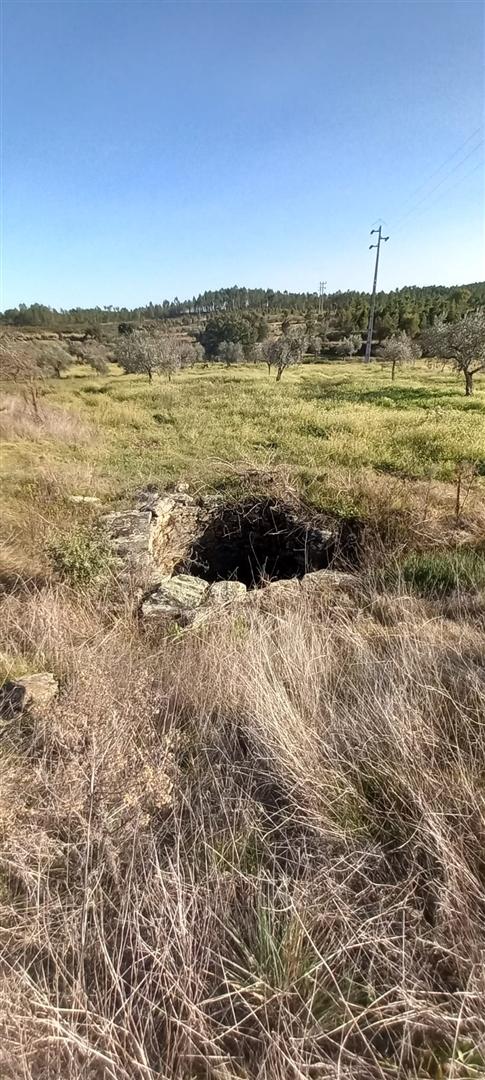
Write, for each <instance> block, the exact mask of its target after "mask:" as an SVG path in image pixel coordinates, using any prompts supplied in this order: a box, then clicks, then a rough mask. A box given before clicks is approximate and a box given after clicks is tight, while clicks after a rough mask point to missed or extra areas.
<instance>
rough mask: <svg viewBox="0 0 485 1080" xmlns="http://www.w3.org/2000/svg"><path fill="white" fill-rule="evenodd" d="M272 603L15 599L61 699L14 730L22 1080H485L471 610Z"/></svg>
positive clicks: (481, 718)
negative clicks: (146, 619)
mask: <svg viewBox="0 0 485 1080" xmlns="http://www.w3.org/2000/svg"><path fill="white" fill-rule="evenodd" d="M275 597H276V599H275V600H274V602H272V601H269V602H268V601H267V602H266V603H265V604H264V605H261V604H259V603H257V602H255V603H254V604H252V605H249V606H247V607H246V608H244V609H241V610H240V611H239V613H238V614H237V615H236V616H234V617H229V616H224V617H222V618H221V621H220V622H219V623H218V624H216V625H212V626H211V627H210V628H207V629H204V630H203V631H201V632H200V634H199V635H195V634H192V635H185V636H181V637H180V638H178V639H175V640H172V641H166V640H165V641H161V640H157V638H156V636H155V637H153V636H152V637H150V638H144V637H143V636H142V635H141V634H139V633H138V631H137V630H136V628H134V627H133V622H132V621H130V620H129V619H128V618H127V617H126V616H125V615H124V613H123V612H118V614H117V616H116V617H115V616H112V617H109V618H108V617H107V616H106V615H105V614H103V612H102V610H101V609H100V608H98V607H97V606H96V605H95V604H94V602H93V603H91V602H88V601H87V599H85V600H81V599H79V598H76V597H75V596H73V595H71V594H69V593H67V592H63V591H54V590H43V591H42V594H28V595H24V596H9V597H8V598H6V599H5V600H4V602H3V627H4V638H5V644H4V646H3V647H4V648H6V649H7V651H9V652H10V654H11V655H15V656H19V655H20V656H22V657H24V658H25V660H26V661H27V660H28V659H29V658H30V662H31V663H35V664H38V665H43V666H45V667H51V668H52V669H53V670H55V671H56V672H58V673H60V675H61V679H62V683H61V695H60V697H59V701H58V703H57V704H56V705H55V707H53V708H52V709H51V710H50V712H49V715H47V716H40V715H39V716H37V717H35V716H30V717H25V718H24V719H23V720H22V721H20V722H16V723H10V724H9V725H8V726H7V727H6V728H5V730H4V732H3V736H2V751H1V752H2V772H3V785H2V796H1V828H2V850H3V856H2V878H1V882H2V885H1V907H2V911H1V917H0V924H1V934H2V952H1V956H2V972H3V981H2V997H1V1024H2V1030H3V1040H2V1045H3V1050H2V1058H1V1059H0V1060H1V1074H2V1076H4V1077H5V1078H6V1080H8V1078H15V1080H17V1078H19V1077H22V1078H27V1077H29V1078H30V1077H31V1078H33V1080H47V1078H49V1080H52V1078H54V1077H55V1078H59V1080H60V1078H61V1077H62V1078H63V1080H81V1078H82V1080H86V1078H90V1080H94V1078H96V1080H98V1078H108V1077H109V1078H116V1080H149V1078H150V1080H155V1078H156V1080H162V1078H163V1080H165V1078H167V1080H168V1078H169V1080H175V1078H177V1080H182V1078H183V1080H187V1078H189V1077H191V1078H192V1077H193V1078H195V1077H202V1076H203V1077H214V1078H217V1080H229V1078H231V1080H232V1078H248V1080H249V1078H251V1080H253V1078H258V1080H270V1078H271V1080H274V1078H277V1080H283V1078H284V1080H287V1078H299V1080H300V1078H303V1077H305V1078H306V1077H308V1078H313V1077H331V1078H334V1080H337V1078H343V1077H348V1078H350V1077H352V1078H353V1077H358V1078H360V1077H369V1078H377V1077H379V1078H384V1077H389V1076H394V1077H440V1076H441V1077H443V1076H449V1077H455V1078H456V1077H460V1076H467V1077H472V1076H483V1075H485V979H484V968H483V957H484V949H485V906H484V904H485V893H484V884H485V861H484V857H483V850H484V839H485V771H484V761H485V757H484V751H485V734H484V730H485V728H484V723H485V707H484V693H483V691H484V688H485V679H484V667H483V657H484V645H485V638H484V632H483V628H482V629H480V625H479V621H478V620H477V619H476V614H477V605H475V609H474V610H473V611H472V614H471V615H467V614H466V611H465V610H463V612H461V613H460V611H457V610H455V611H454V612H453V615H454V617H453V619H448V618H445V616H444V614H443V613H442V612H440V610H439V608H437V607H436V606H433V605H430V604H424V603H423V602H420V601H417V600H416V599H411V598H408V597H405V596H403V597H397V598H395V599H392V598H389V597H387V598H382V597H376V596H372V595H371V594H370V593H367V594H366V593H365V592H362V593H361V594H356V595H354V597H353V598H349V597H345V596H344V595H343V594H342V595H341V594H332V593H329V594H328V595H327V596H326V597H325V596H324V597H319V596H318V595H310V594H309V593H305V591H304V590H302V589H295V590H294V593H292V592H291V591H290V592H289V593H288V595H287V596H286V598H285V605H284V607H283V606H282V601H281V599H280V598H277V593H276V592H275Z"/></svg>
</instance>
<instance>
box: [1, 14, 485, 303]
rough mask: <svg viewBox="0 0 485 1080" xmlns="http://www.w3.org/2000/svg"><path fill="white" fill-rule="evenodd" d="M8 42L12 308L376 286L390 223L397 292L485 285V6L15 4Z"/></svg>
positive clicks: (5, 298) (6, 160)
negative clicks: (381, 242) (378, 250)
mask: <svg viewBox="0 0 485 1080" xmlns="http://www.w3.org/2000/svg"><path fill="white" fill-rule="evenodd" d="M2 38H3V44H2V48H3V61H4V75H3V104H2V129H3V153H2V169H3V182H4V195H3V219H4V233H3V243H2V264H3V294H2V297H1V301H0V307H2V308H5V307H8V306H13V305H16V304H17V303H18V302H19V301H25V302H26V303H30V302H32V301H39V302H42V303H48V304H52V305H54V306H56V307H59V306H63V307H70V306H75V305H78V304H79V305H89V304H101V305H103V304H128V305H130V306H131V305H135V304H138V303H143V302H146V301H149V300H153V301H159V300H161V299H162V298H164V297H168V298H172V297H174V296H175V295H177V296H179V297H181V298H182V297H186V296H191V295H192V294H194V293H198V292H199V291H201V290H203V289H205V288H216V287H218V286H223V285H231V284H236V283H237V284H240V285H250V286H264V287H271V288H288V289H315V290H317V289H318V282H319V281H320V280H321V279H324V280H327V282H328V288H329V290H330V291H333V290H335V289H347V288H369V286H370V279H371V276H372V265H371V262H372V256H373V253H372V252H369V250H368V243H369V238H368V231H369V229H370V228H371V227H372V225H373V223H374V222H375V221H376V220H377V219H379V218H382V219H384V220H385V222H386V226H387V231H389V232H390V233H391V240H390V241H389V243H388V244H387V245H386V247H385V250H384V251H383V258H382V274H381V278H380V284H381V285H382V287H383V288H394V287H396V286H400V285H404V284H430V283H444V284H446V283H455V282H456V283H458V282H465V281H475V280H482V279H483V278H484V277H485V236H484V210H485V190H484V166H483V161H484V148H483V120H484V47H485V45H484V7H483V5H482V3H481V2H475V0H418V2H413V0H379V2H376V0H370V2H367V0H357V2H353V0H350V2H347V0H329V2H320V0H316V2H307V0H285V2H282V0H267V2H265V0H257V2H251V0H235V2H227V0H188V2H187V0H176V2H174V3H172V2H157V0H152V2H145V0H125V2H120V0H62V2H51V0H26V2H22V0H4V3H3V35H2ZM479 129H481V130H479ZM447 159H448V161H447ZM446 161H447V163H446V164H444V163H445V162H446ZM433 174H435V175H433ZM422 185H424V186H422ZM417 189H419V190H417ZM433 189H435V190H434V191H433Z"/></svg>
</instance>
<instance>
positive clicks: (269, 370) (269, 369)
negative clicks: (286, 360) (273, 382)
mask: <svg viewBox="0 0 485 1080" xmlns="http://www.w3.org/2000/svg"><path fill="white" fill-rule="evenodd" d="M268 375H271V364H268Z"/></svg>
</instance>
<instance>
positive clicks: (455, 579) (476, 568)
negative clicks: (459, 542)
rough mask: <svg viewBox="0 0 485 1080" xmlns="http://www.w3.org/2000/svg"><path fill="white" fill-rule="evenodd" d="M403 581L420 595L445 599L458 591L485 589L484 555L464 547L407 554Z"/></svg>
mask: <svg viewBox="0 0 485 1080" xmlns="http://www.w3.org/2000/svg"><path fill="white" fill-rule="evenodd" d="M401 574H402V578H403V580H404V581H405V582H406V584H407V585H410V586H411V588H412V589H413V590H414V591H415V592H417V593H419V594H420V595H422V596H446V595H447V594H449V593H451V592H453V591H454V590H455V589H458V590H470V589H471V590H478V589H485V555H484V554H481V553H480V552H477V551H470V550H467V549H466V548H465V549H463V550H460V549H459V550H457V551H436V552H434V551H429V552H421V553H414V554H412V555H409V556H408V558H407V559H406V560H405V561H404V563H403V565H402V567H401Z"/></svg>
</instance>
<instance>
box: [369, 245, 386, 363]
mask: <svg viewBox="0 0 485 1080" xmlns="http://www.w3.org/2000/svg"><path fill="white" fill-rule="evenodd" d="M374 233H377V244H369V251H372V248H377V251H376V265H375V270H374V282H373V285H372V296H371V301H370V312H369V326H368V328H367V342H366V346H365V358H364V359H365V363H366V364H368V363H369V360H370V358H371V353H372V337H373V334H374V316H375V313H376V292H377V272H378V270H379V255H380V253H381V241H382V240H384V241H386V242H387V241H388V240H389V237H388V236H383V235H382V225H379V228H378V229H372V230H371V236H373V235H374Z"/></svg>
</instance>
